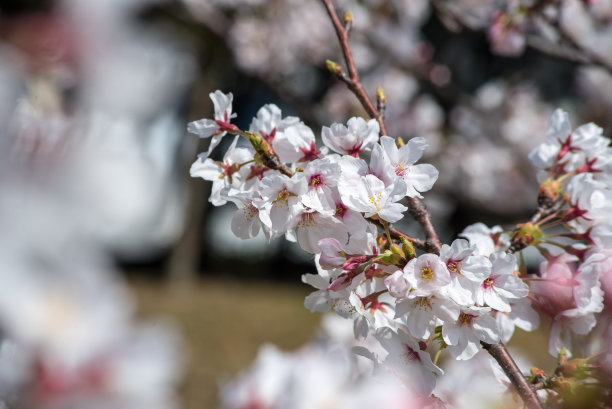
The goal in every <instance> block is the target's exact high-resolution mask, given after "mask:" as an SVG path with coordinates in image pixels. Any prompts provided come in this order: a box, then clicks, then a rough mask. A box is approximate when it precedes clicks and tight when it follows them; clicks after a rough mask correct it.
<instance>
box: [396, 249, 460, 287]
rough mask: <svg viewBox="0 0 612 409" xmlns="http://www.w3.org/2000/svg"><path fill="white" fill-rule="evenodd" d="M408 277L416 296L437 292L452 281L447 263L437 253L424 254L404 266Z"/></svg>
mask: <svg viewBox="0 0 612 409" xmlns="http://www.w3.org/2000/svg"><path fill="white" fill-rule="evenodd" d="M404 274H405V275H406V279H407V280H408V282H409V283H410V284H411V285H412V288H413V289H414V290H413V292H412V293H411V294H412V295H415V296H429V295H433V294H436V293H437V292H438V291H440V289H441V288H442V287H444V286H445V285H447V284H448V283H450V274H449V272H448V270H447V269H446V265H445V264H444V263H443V262H442V261H441V260H440V257H438V256H437V255H435V254H429V253H427V254H423V255H420V256H419V257H417V258H415V259H412V260H410V261H409V262H408V264H406V266H405V267H404Z"/></svg>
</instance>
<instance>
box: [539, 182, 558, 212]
mask: <svg viewBox="0 0 612 409" xmlns="http://www.w3.org/2000/svg"><path fill="white" fill-rule="evenodd" d="M562 190H563V184H562V183H561V182H559V181H558V180H551V179H550V178H547V179H546V180H544V181H543V182H542V184H541V185H540V190H539V193H538V205H539V206H543V207H551V206H552V205H553V203H554V202H555V201H557V199H558V198H559V195H560V194H561V191H562Z"/></svg>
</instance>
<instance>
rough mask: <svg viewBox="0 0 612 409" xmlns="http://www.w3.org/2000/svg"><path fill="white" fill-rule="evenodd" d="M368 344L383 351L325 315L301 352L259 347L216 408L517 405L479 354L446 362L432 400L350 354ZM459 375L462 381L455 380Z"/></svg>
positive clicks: (493, 367)
mask: <svg viewBox="0 0 612 409" xmlns="http://www.w3.org/2000/svg"><path fill="white" fill-rule="evenodd" d="M366 347H367V348H368V349H371V350H375V351H377V352H383V353H384V349H383V348H382V347H381V346H380V344H379V343H377V341H376V339H375V338H374V337H368V338H367V339H364V340H355V339H354V338H353V335H352V328H351V325H350V322H349V321H346V320H343V319H342V318H340V317H338V316H337V315H330V314H328V315H324V316H323V320H322V329H321V331H320V332H319V334H318V335H317V337H316V338H315V339H314V340H312V341H310V342H308V343H307V344H305V345H303V346H302V347H300V348H299V349H297V350H294V351H288V352H284V351H280V350H279V349H278V348H277V347H275V346H273V345H264V346H262V347H261V348H260V350H259V353H258V355H257V357H256V359H255V361H254V362H253V364H252V365H251V366H250V367H249V368H248V369H247V370H244V371H242V372H241V373H240V374H239V375H238V376H236V377H235V378H234V379H232V380H231V381H229V382H225V383H224V384H223V385H222V388H221V393H220V395H221V404H222V407H223V408H225V409H248V408H253V407H256V408H267V409H282V408H303V409H320V408H326V407H329V406H330V405H331V406H333V407H339V408H347V409H359V408H368V407H372V406H384V407H385V408H398V409H400V408H401V409H443V408H451V407H458V408H461V407H471V408H478V409H481V408H482V409H484V408H490V407H491V406H496V407H504V408H506V407H508V408H511V407H516V406H515V402H514V401H513V398H514V395H513V393H507V394H504V393H505V391H506V386H505V384H507V383H508V379H507V378H506V377H505V375H504V374H503V373H502V372H501V370H499V369H498V368H496V365H495V363H494V361H492V359H491V358H490V357H487V355H486V353H484V352H481V353H479V354H478V355H477V356H476V357H475V358H474V359H472V360H470V361H468V362H464V361H461V362H459V361H457V362H456V363H452V362H451V363H449V365H448V371H447V372H448V375H449V376H448V377H444V378H443V379H442V380H441V382H440V383H439V384H438V385H437V386H436V389H435V391H434V395H435V396H432V397H422V396H419V395H417V394H414V393H412V392H410V390H408V389H406V388H404V387H403V386H402V384H401V381H400V380H399V379H398V378H397V377H395V376H394V375H393V374H392V373H390V372H387V371H384V370H381V368H380V367H378V366H377V365H375V364H374V363H373V362H372V361H370V360H368V359H365V358H363V357H361V356H358V355H355V354H354V353H353V352H352V351H360V350H363V349H364V348H366ZM515 357H516V356H515ZM519 358H520V356H519ZM458 378H461V379H462V382H456V379H458Z"/></svg>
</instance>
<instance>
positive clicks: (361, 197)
mask: <svg viewBox="0 0 612 409" xmlns="http://www.w3.org/2000/svg"><path fill="white" fill-rule="evenodd" d="M403 197H404V193H403V187H402V186H401V185H396V184H393V185H391V186H385V184H384V183H383V181H382V180H380V179H378V178H377V177H376V176H374V175H366V176H364V177H362V178H360V179H359V182H358V183H357V185H356V186H354V190H353V192H350V193H348V192H347V194H346V195H343V196H342V199H343V200H344V202H345V203H346V206H347V207H349V208H350V209H353V210H355V211H358V212H363V213H365V216H366V217H372V216H374V215H375V214H376V215H378V216H379V217H380V218H381V219H383V220H386V221H388V222H391V223H394V222H396V221H398V220H400V219H401V218H402V217H404V215H403V214H402V213H403V212H405V211H406V210H408V209H407V208H406V206H404V205H401V204H399V203H397V201H399V200H400V199H402V198H403Z"/></svg>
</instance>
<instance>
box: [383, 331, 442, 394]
mask: <svg viewBox="0 0 612 409" xmlns="http://www.w3.org/2000/svg"><path fill="white" fill-rule="evenodd" d="M375 336H376V339H378V340H379V341H380V343H381V345H382V347H383V348H384V349H385V350H386V351H387V352H388V354H387V356H386V357H385V358H384V360H383V364H384V365H385V366H386V367H387V368H389V369H390V370H391V371H393V373H395V374H396V375H397V376H398V377H399V378H400V379H401V380H402V381H403V382H404V385H406V387H408V388H409V389H410V390H412V391H414V392H415V393H417V394H419V395H423V396H429V395H430V394H431V391H432V390H433V388H434V387H435V386H436V375H442V374H443V371H442V370H441V369H440V368H439V367H437V366H436V365H435V364H434V363H433V362H432V361H431V357H430V356H429V353H427V352H426V351H422V350H421V348H420V347H419V343H418V342H417V340H415V339H413V338H412V337H410V335H408V334H406V333H405V332H404V331H402V330H399V331H397V332H395V331H393V330H392V329H391V328H381V329H380V330H378V331H376V334H375Z"/></svg>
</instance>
